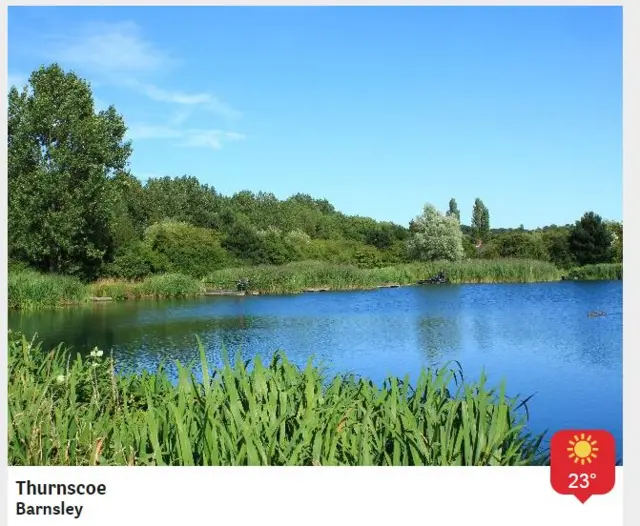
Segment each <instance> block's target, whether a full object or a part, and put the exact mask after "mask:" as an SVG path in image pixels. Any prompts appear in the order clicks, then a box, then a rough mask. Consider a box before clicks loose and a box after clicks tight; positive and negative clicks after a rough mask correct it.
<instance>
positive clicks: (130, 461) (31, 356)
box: [8, 335, 547, 466]
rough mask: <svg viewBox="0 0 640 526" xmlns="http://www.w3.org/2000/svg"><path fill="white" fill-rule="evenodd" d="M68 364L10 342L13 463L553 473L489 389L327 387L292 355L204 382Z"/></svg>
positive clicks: (427, 379) (422, 381)
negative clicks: (535, 467) (515, 468)
mask: <svg viewBox="0 0 640 526" xmlns="http://www.w3.org/2000/svg"><path fill="white" fill-rule="evenodd" d="M99 354H100V353H99V352H94V353H93V356H91V357H89V359H88V360H86V361H81V360H80V359H79V358H78V359H75V360H71V361H69V359H68V356H67V355H66V352H65V351H64V349H62V348H61V347H59V348H57V349H55V350H53V351H51V352H49V353H46V352H44V350H43V349H41V348H40V347H39V345H36V344H35V343H34V342H30V341H27V340H26V339H24V338H20V337H19V336H15V335H10V338H9V385H8V394H9V425H8V428H9V429H8V433H9V443H8V461H9V465H227V466H236V465H299V466H307V465H436V466H442V465H531V464H537V463H540V462H546V459H547V457H546V456H543V454H542V453H541V452H540V450H539V443H540V442H539V441H538V440H539V439H538V440H536V441H534V440H533V439H532V438H530V437H528V436H526V435H525V434H524V429H523V424H524V422H523V421H520V420H518V419H517V418H516V416H515V415H516V412H517V406H516V403H517V402H516V401H513V400H509V399H507V398H506V397H505V395H504V391H503V390H502V389H501V390H500V391H499V392H498V391H496V390H493V389H490V388H488V387H487V385H486V384H485V382H484V381H481V382H479V383H477V384H461V385H460V387H459V388H458V389H457V391H456V392H454V393H451V392H449V391H448V389H447V387H448V386H450V385H452V380H454V379H459V376H458V374H457V373H456V371H455V370H448V369H442V370H439V371H431V370H425V371H423V372H422V374H421V376H420V378H419V380H418V381H417V383H416V385H414V386H413V388H412V387H410V386H409V385H408V384H407V383H406V382H404V381H401V380H399V379H397V378H390V379H389V380H388V381H387V382H386V383H385V385H384V386H383V387H382V388H377V387H376V386H374V385H373V384H372V383H370V382H368V381H365V380H361V379H356V378H354V377H336V378H333V379H332V380H331V381H326V380H327V379H325V378H324V377H323V376H322V374H321V371H320V369H318V368H316V367H314V366H312V365H311V364H309V365H308V366H307V367H306V368H304V369H300V368H298V367H296V366H294V365H292V364H291V363H289V362H288V361H287V359H286V357H285V356H284V355H275V356H274V360H273V361H272V362H271V363H269V364H268V365H262V364H261V362H260V361H259V359H256V360H255V362H254V363H253V366H252V367H251V368H250V370H248V369H247V368H245V366H244V364H243V363H242V361H241V360H236V365H235V366H231V365H226V366H225V367H223V368H221V369H219V370H216V371H214V372H213V373H210V371H209V367H208V365H207V362H206V359H205V357H204V351H203V350H202V348H200V354H201V368H202V374H203V376H202V378H203V382H202V383H199V382H197V381H196V380H195V377H194V375H193V373H192V372H191V371H190V370H187V369H185V368H181V369H180V377H179V380H178V382H177V383H172V382H171V381H170V380H169V378H168V377H167V376H166V375H165V374H164V373H163V371H162V370H159V371H158V372H157V373H155V374H148V373H147V374H144V375H142V376H133V375H130V376H129V375H128V376H116V375H114V373H113V363H112V362H111V360H110V359H107V358H106V357H105V356H98V355H99Z"/></svg>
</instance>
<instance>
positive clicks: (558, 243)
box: [542, 226, 575, 269]
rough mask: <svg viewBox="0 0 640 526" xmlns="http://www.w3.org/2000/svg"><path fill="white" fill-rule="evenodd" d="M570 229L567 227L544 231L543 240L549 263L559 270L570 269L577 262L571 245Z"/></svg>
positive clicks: (555, 227)
mask: <svg viewBox="0 0 640 526" xmlns="http://www.w3.org/2000/svg"><path fill="white" fill-rule="evenodd" d="M569 234H570V229H568V228H566V227H557V226H554V227H549V228H547V229H546V230H545V229H543V232H542V238H543V240H544V243H545V245H546V247H547V253H548V255H549V261H551V262H552V263H553V264H554V265H556V266H557V267H559V268H563V269H568V268H570V267H572V266H574V264H575V261H574V259H573V254H572V253H571V247H570V245H569Z"/></svg>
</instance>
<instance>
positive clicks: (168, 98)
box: [126, 80, 241, 120]
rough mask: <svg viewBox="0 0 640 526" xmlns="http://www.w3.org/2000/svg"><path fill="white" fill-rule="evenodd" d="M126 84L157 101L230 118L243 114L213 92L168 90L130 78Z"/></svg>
mask: <svg viewBox="0 0 640 526" xmlns="http://www.w3.org/2000/svg"><path fill="white" fill-rule="evenodd" d="M126 84H127V85H129V86H131V87H132V88H134V89H136V90H138V91H139V92H140V93H142V94H144V95H146V96H147V97H149V98H150V99H152V100H155V101H157V102H165V103H169V104H175V105H178V106H187V107H188V106H191V107H198V108H202V109H205V110H208V111H211V112H212V113H215V114H217V115H220V116H221V117H224V118H226V119H229V120H232V119H236V118H238V117H240V115H241V114H240V112H239V111H238V110H236V109H234V108H232V107H231V106H229V105H228V104H227V103H225V102H223V101H222V100H220V99H219V98H218V97H216V96H215V95H212V94H211V93H204V92H202V93H184V92H180V91H168V90H165V89H162V88H159V87H158V86H154V85H153V84H145V83H141V82H137V81H134V80H128V81H127V82H126Z"/></svg>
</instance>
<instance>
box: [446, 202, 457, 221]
mask: <svg viewBox="0 0 640 526" xmlns="http://www.w3.org/2000/svg"><path fill="white" fill-rule="evenodd" d="M447 215H448V216H452V217H455V218H456V219H457V220H458V223H459V222H460V210H459V209H458V203H456V200H455V199H454V198H453V197H452V198H451V199H450V200H449V210H447Z"/></svg>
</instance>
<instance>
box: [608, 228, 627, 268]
mask: <svg viewBox="0 0 640 526" xmlns="http://www.w3.org/2000/svg"><path fill="white" fill-rule="evenodd" d="M605 224H606V226H607V229H608V230H609V232H610V233H611V259H612V261H613V262H614V263H622V259H623V258H622V253H623V243H622V234H623V229H622V223H621V222H618V221H606V222H605Z"/></svg>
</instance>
